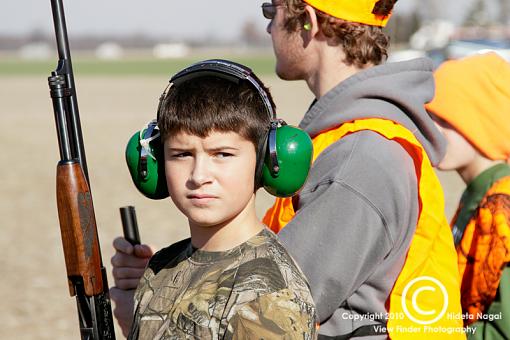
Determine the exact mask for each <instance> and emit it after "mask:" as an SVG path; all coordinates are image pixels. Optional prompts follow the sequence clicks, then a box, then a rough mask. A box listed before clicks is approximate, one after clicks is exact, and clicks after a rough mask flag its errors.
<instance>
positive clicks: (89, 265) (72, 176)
mask: <svg viewBox="0 0 510 340" xmlns="http://www.w3.org/2000/svg"><path fill="white" fill-rule="evenodd" d="M57 207H58V217H59V220H60V232H61V234H62V244H63V246H64V255H65V262H66V268H67V276H68V279H69V291H70V293H71V296H74V295H76V291H75V288H74V286H75V284H76V283H75V282H76V279H79V278H81V279H82V280H83V286H84V290H85V295H87V296H94V295H97V294H100V293H102V292H103V278H102V274H101V267H102V265H101V254H100V252H99V249H100V248H99V241H98V238H97V228H96V217H95V215H94V207H93V204H92V197H91V194H90V190H89V186H88V184H87V181H86V180H85V175H84V174H83V171H82V169H81V166H80V164H79V163H78V162H77V161H76V160H74V161H61V162H59V164H58V166H57Z"/></svg>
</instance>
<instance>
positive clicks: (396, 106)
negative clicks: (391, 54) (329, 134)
mask: <svg viewBox="0 0 510 340" xmlns="http://www.w3.org/2000/svg"><path fill="white" fill-rule="evenodd" d="M432 68H433V67H432V62H431V61H430V60H429V59H427V58H420V59H415V60H411V61H404V62H397V63H387V64H383V65H379V66H374V67H371V68H369V69H366V70H363V71H360V72H358V73H356V74H355V75H353V76H351V77H349V78H347V79H346V80H344V81H342V82H341V83H340V84H338V85H337V86H336V87H334V88H333V89H331V90H330V91H329V92H328V93H326V94H325V95H324V96H322V97H321V98H320V99H319V100H317V101H316V102H315V103H314V104H313V105H312V106H311V107H310V109H309V110H308V112H307V113H306V114H305V116H304V118H303V120H302V121H301V123H300V124H299V127H300V128H302V129H303V130H305V131H306V132H308V133H309V134H310V136H311V137H312V138H314V137H315V136H317V135H318V134H319V133H320V132H322V131H324V130H328V129H332V128H336V127H338V126H340V125H341V124H343V123H346V122H351V121H353V120H356V119H363V118H384V119H389V120H392V121H394V122H397V123H399V124H401V125H402V126H404V127H406V128H407V129H408V130H409V131H411V132H412V133H413V134H414V135H415V137H416V138H417V139H418V140H419V141H420V143H421V144H422V145H423V147H424V149H425V151H426V152H427V155H428V156H429V159H430V161H431V163H432V164H433V165H434V166H435V165H437V163H439V161H440V160H441V159H442V158H443V156H444V154H445V151H446V141H445V139H444V137H443V136H442V134H441V132H440V131H439V130H438V129H437V128H436V127H435V125H434V123H433V121H432V119H431V118H430V116H429V114H428V113H427V111H426V110H425V107H424V105H425V103H428V102H429V101H430V100H432V98H433V96H434V78H433V76H432Z"/></svg>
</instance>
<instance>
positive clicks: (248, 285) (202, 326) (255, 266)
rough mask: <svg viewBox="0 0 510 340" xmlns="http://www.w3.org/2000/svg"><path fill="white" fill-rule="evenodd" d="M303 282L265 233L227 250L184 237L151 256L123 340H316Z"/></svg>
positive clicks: (312, 311) (314, 318)
mask: <svg viewBox="0 0 510 340" xmlns="http://www.w3.org/2000/svg"><path fill="white" fill-rule="evenodd" d="M316 322H317V316H316V312H315V306H314V303H313V301H312V297H311V294H310V290H309V287H308V283H307V281H306V279H305V277H304V275H303V273H302V272H301V270H300V269H299V268H298V267H297V265H296V264H295V262H294V261H293V260H292V258H291V257H290V255H289V254H288V253H287V251H286V250H285V248H283V246H282V245H281V244H280V243H279V242H278V240H277V239H276V236H275V235H274V234H273V233H272V232H270V231H269V230H267V229H264V230H263V231H261V232H260V233H259V234H257V235H256V236H254V237H252V238H250V239H249V240H248V241H246V242H245V243H243V244H241V245H240V246H238V247H235V248H233V249H231V250H228V251H225V252H208V251H203V250H197V249H196V248H193V246H192V245H191V241H190V239H187V240H183V241H181V242H178V243H175V244H173V245H171V246H170V247H168V248H165V249H163V250H161V251H159V252H158V253H156V254H155V255H154V256H153V257H152V259H151V260H150V262H149V265H148V267H147V269H146V271H145V273H144V275H143V277H142V279H141V282H140V284H139V286H138V288H137V290H136V293H135V316H134V321H133V326H132V328H131V332H130V335H129V339H144V340H145V339H204V340H206V339H266V340H267V339H307V340H308V339H316V338H317V333H316Z"/></svg>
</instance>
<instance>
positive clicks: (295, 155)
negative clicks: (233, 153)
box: [126, 59, 313, 199]
mask: <svg viewBox="0 0 510 340" xmlns="http://www.w3.org/2000/svg"><path fill="white" fill-rule="evenodd" d="M211 75H213V76H217V77H219V78H222V79H227V80H229V81H232V82H235V83H239V81H240V80H247V81H249V82H250V83H251V84H252V85H253V87H254V88H255V89H256V90H257V92H258V93H259V94H260V97H261V99H262V101H263V102H264V105H265V107H266V114H268V115H269V117H270V120H271V124H270V127H269V132H268V137H267V140H266V141H264V142H263V143H262V144H261V145H263V147H264V150H262V152H261V154H260V155H258V157H259V159H258V162H259V165H258V166H257V168H258V169H260V168H262V169H261V171H260V170H259V171H257V179H256V182H258V177H259V176H260V184H261V185H262V186H263V187H264V188H265V189H266V191H267V192H269V193H270V194H272V195H274V196H278V197H290V196H293V195H294V194H296V193H297V192H298V191H299V190H300V189H301V187H302V186H303V185H304V183H305V181H306V178H307V177H308V172H309V170H310V166H311V162H312V155H313V146H312V140H311V139H310V136H309V135H308V134H307V133H306V132H304V131H303V130H301V129H299V128H297V127H293V126H289V125H287V124H286V123H285V122H284V121H283V120H281V119H278V118H277V117H276V114H275V109H274V104H273V102H272V100H271V97H270V96H269V94H268V93H267V92H266V91H265V90H264V86H263V84H262V83H261V82H260V80H259V79H258V78H257V77H256V76H255V75H254V74H253V72H252V71H251V70H250V69H249V68H247V67H245V66H243V65H240V64H237V63H234V62H231V61H227V60H220V59H213V60H206V61H202V62H199V63H196V64H194V65H191V66H190V67H188V68H186V69H184V70H182V71H180V72H179V73H177V74H176V75H175V76H173V77H172V78H171V79H170V84H172V85H174V86H175V85H178V84H181V83H183V82H185V81H187V80H189V79H194V78H197V77H201V76H211ZM171 87H172V86H167V89H166V90H165V92H163V94H162V95H161V98H160V103H159V107H158V116H159V111H160V109H161V107H162V103H163V102H164V100H165V98H166V95H167V90H169V91H171ZM126 162H127V165H128V169H129V172H130V174H131V178H132V179H133V182H134V184H135V186H136V187H137V188H138V190H139V191H140V192H141V193H142V194H143V195H145V196H146V197H148V198H151V199H162V198H166V197H168V189H167V186H166V177H165V166H164V164H165V161H164V154H163V144H162V142H161V140H160V138H159V131H158V129H157V122H156V120H154V121H152V122H151V123H149V124H148V126H147V127H145V128H144V129H142V130H141V131H139V132H137V133H135V134H134V135H133V136H132V137H131V139H130V140H129V142H128V144H127V147H126ZM261 163H262V164H261ZM260 172H261V173H260ZM259 174H260V175H259Z"/></svg>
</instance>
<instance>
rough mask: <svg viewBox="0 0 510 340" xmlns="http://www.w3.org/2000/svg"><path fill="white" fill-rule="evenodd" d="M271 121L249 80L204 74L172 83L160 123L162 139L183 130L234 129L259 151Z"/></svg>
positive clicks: (197, 133)
mask: <svg viewBox="0 0 510 340" xmlns="http://www.w3.org/2000/svg"><path fill="white" fill-rule="evenodd" d="M264 89H265V90H266V92H267V94H268V96H270V94H269V91H268V90H267V89H266V88H264ZM269 99H270V101H271V103H272V102H273V101H272V98H271V97H269ZM270 121H271V120H270V117H269V114H268V113H267V110H266V107H265V105H264V102H263V101H262V98H261V96H260V94H259V93H258V92H257V90H256V89H255V88H254V86H253V85H252V84H250V83H249V82H248V81H246V80H240V81H239V84H236V83H234V82H232V81H229V80H226V79H222V78H219V77H214V76H204V77H198V78H194V79H190V80H187V81H185V82H184V83H181V84H179V85H178V86H172V88H171V89H170V90H169V93H168V95H167V96H166V98H165V100H164V102H163V104H162V107H161V109H160V112H159V117H158V127H159V129H160V132H161V136H162V140H165V139H166V138H168V137H169V136H171V135H172V134H176V133H179V132H185V133H188V134H191V135H195V136H199V137H206V136H208V135H209V133H210V132H212V131H217V132H230V131H233V132H237V133H239V134H240V135H241V136H242V137H243V138H245V139H247V140H249V141H251V142H252V143H253V145H254V146H255V150H256V151H257V152H258V150H259V149H260V147H261V146H260V144H261V142H262V141H263V140H264V138H265V137H266V134H267V132H268V131H269V125H270Z"/></svg>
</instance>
